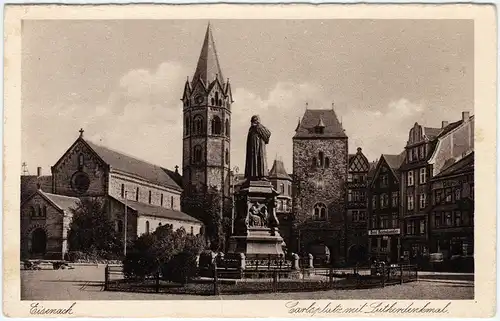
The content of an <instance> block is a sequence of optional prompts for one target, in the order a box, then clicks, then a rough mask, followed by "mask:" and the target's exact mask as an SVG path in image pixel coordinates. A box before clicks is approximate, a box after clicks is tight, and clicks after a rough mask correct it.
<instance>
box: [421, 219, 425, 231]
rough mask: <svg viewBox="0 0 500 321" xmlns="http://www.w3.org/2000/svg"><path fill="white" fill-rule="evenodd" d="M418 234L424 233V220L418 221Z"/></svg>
mask: <svg viewBox="0 0 500 321" xmlns="http://www.w3.org/2000/svg"><path fill="white" fill-rule="evenodd" d="M420 234H425V220H421V221H420Z"/></svg>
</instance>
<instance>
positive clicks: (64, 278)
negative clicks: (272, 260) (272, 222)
mask: <svg viewBox="0 0 500 321" xmlns="http://www.w3.org/2000/svg"><path fill="white" fill-rule="evenodd" d="M103 281H104V265H99V266H76V267H75V269H73V270H39V271H25V270H23V271H21V300H75V301H77V300H206V299H207V297H206V296H196V295H173V294H156V293H152V294H148V293H128V292H127V293H124V292H106V291H103V290H104V286H103ZM473 298H474V286H473V281H458V280H422V281H418V282H413V283H406V284H404V285H394V286H387V287H385V288H376V289H361V290H330V291H319V292H302V293H261V294H241V295H221V296H220V297H210V299H213V300H218V299H224V300H271V299H274V300H287V299H314V300H320V299H325V300H326V299H331V300H363V299H366V300H376V299H378V300H381V299H382V300H383V299H387V300H389V299H398V300H405V299H407V300H411V299H417V300H440V299H442V300H467V299H473Z"/></svg>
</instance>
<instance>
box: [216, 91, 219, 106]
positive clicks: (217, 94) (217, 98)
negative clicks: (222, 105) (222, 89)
mask: <svg viewBox="0 0 500 321" xmlns="http://www.w3.org/2000/svg"><path fill="white" fill-rule="evenodd" d="M215 103H216V104H217V106H219V92H218V91H216V92H215Z"/></svg>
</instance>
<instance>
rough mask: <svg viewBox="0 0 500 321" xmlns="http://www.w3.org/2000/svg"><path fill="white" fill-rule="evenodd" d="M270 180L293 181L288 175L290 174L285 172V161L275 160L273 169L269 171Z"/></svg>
mask: <svg viewBox="0 0 500 321" xmlns="http://www.w3.org/2000/svg"><path fill="white" fill-rule="evenodd" d="M269 178H270V179H273V178H277V179H287V180H292V178H291V177H290V176H289V175H288V173H287V172H286V170H285V165H284V164H283V161H282V160H279V159H275V160H274V163H273V167H272V168H271V170H270V171H269Z"/></svg>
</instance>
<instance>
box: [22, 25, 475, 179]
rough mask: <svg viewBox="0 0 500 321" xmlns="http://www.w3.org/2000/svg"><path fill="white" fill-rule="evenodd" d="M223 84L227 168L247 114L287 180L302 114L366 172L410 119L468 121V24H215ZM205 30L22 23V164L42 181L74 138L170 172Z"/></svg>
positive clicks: (397, 141)
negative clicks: (320, 119)
mask: <svg viewBox="0 0 500 321" xmlns="http://www.w3.org/2000/svg"><path fill="white" fill-rule="evenodd" d="M211 24H212V30H213V35H214V38H215V42H216V47H217V51H218V54H219V61H220V63H221V68H222V72H223V74H224V77H229V78H230V82H231V85H232V89H233V98H234V100H235V103H234V104H233V106H232V108H233V109H232V111H233V118H232V127H233V131H232V133H231V134H232V144H231V153H232V158H231V159H232V164H231V166H239V168H240V169H243V168H244V157H245V155H244V152H245V147H244V142H245V139H246V132H247V130H248V125H249V120H250V116H251V115H252V114H259V115H260V116H261V120H262V123H263V124H264V125H265V126H267V127H268V128H269V129H270V130H271V131H272V136H271V141H270V144H269V145H268V149H267V150H268V158H269V162H270V164H272V161H273V160H274V158H275V157H276V156H279V157H282V158H283V160H284V162H285V167H286V169H287V170H288V171H289V172H291V171H292V136H293V134H294V129H295V127H296V125H297V121H298V118H299V117H301V116H302V115H303V113H304V111H305V105H306V102H308V104H309V108H311V109H312V108H314V109H319V108H331V106H332V103H333V102H334V103H335V111H336V112H337V115H338V117H339V118H341V119H342V121H343V125H344V128H345V129H346V133H347V135H348V136H349V152H350V153H355V151H356V148H357V147H362V148H363V152H364V153H365V155H366V156H367V157H368V159H370V160H375V159H376V158H379V157H380V154H382V153H394V154H396V153H399V152H400V151H402V149H403V148H404V145H405V144H406V140H407V135H408V131H409V129H410V127H411V126H412V125H413V123H415V122H416V121H418V122H419V123H423V124H424V125H425V126H429V127H440V126H441V121H442V120H448V121H454V120H458V119H460V117H461V112H462V111H470V112H473V101H474V88H473V81H474V70H473V67H474V56H473V53H474V50H473V49H474V39H473V32H474V25H473V21H472V20H266V21H264V20H212V21H211ZM206 25H207V21H206V20H120V21H119V20H112V21H111V20H107V21H105V20H103V21H96V20H93V21H90V20H81V21H68V20H67V21H57V20H53V21H50V20H45V21H29V20H25V21H23V37H22V50H23V51H22V55H23V57H22V160H23V161H25V162H27V164H28V167H29V170H30V173H32V174H33V173H35V172H36V167H37V166H42V167H43V171H44V173H45V174H49V173H50V166H52V165H54V164H55V162H56V161H57V160H58V159H59V157H60V156H62V154H63V153H64V152H65V151H66V149H67V148H68V147H69V146H70V145H71V144H72V143H73V142H74V140H75V139H76V138H77V137H78V130H79V129H80V128H83V129H84V130H85V134H84V135H85V137H86V138H89V139H91V140H92V141H94V142H96V143H100V144H102V145H105V146H108V147H111V148H113V149H116V150H119V151H123V152H125V153H127V154H130V155H133V156H136V157H138V158H141V159H144V160H147V161H150V162H152V163H155V164H158V165H162V166H165V167H168V168H173V167H174V166H175V165H179V166H181V159H182V105H181V102H180V98H181V96H182V91H183V85H184V82H185V81H186V77H190V78H192V76H193V74H194V71H195V68H196V62H197V60H198V56H199V54H200V50H201V45H202V42H203V38H204V35H205V30H206Z"/></svg>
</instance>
